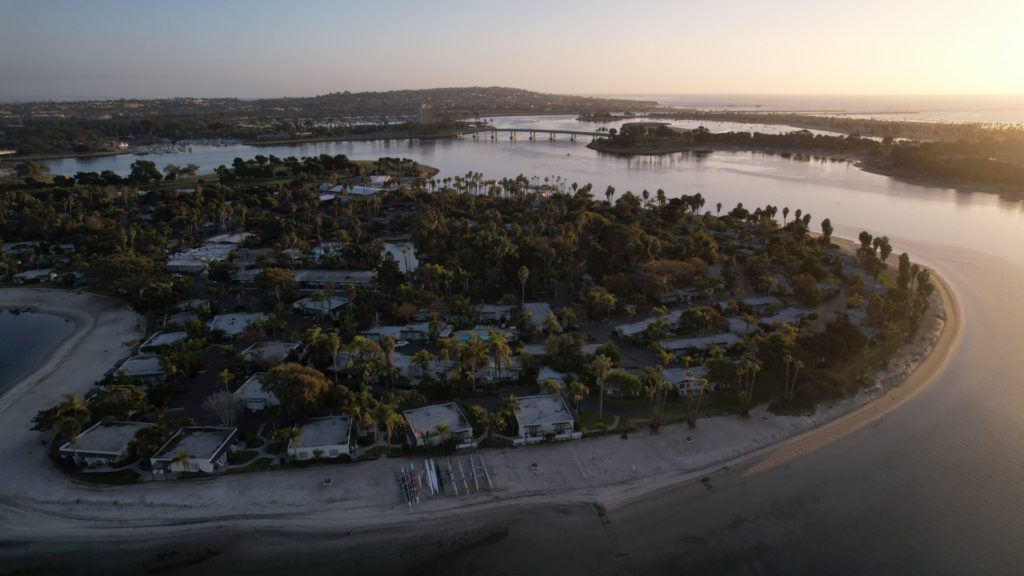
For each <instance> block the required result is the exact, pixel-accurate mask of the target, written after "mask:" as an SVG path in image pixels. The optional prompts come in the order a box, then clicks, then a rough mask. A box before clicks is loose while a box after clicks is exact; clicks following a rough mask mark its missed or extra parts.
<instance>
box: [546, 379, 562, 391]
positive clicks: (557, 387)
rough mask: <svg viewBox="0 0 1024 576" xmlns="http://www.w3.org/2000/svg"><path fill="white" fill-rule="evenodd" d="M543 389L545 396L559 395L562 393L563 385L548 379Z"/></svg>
mask: <svg viewBox="0 0 1024 576" xmlns="http://www.w3.org/2000/svg"><path fill="white" fill-rule="evenodd" d="M541 389H542V391H543V392H544V393H545V394H558V393H559V392H561V391H562V385H561V384H559V383H558V381H557V380H551V379H548V380H545V381H544V383H543V384H541Z"/></svg>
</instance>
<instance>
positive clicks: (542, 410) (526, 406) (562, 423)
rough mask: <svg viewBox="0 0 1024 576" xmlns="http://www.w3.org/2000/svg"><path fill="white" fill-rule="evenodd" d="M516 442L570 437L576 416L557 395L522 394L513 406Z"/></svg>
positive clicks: (535, 441)
mask: <svg viewBox="0 0 1024 576" xmlns="http://www.w3.org/2000/svg"><path fill="white" fill-rule="evenodd" d="M515 418H516V430H517V432H516V435H517V438H516V441H515V443H517V444H534V443H537V442H542V441H544V440H545V439H548V438H550V439H554V440H573V439H576V438H580V437H582V434H580V433H579V432H576V431H575V428H576V418H575V417H574V416H573V414H572V410H570V409H569V404H568V403H567V402H566V401H565V398H563V397H562V396H561V395H560V394H544V395H538V396H523V397H522V398H519V399H518V401H517V403H516V409H515Z"/></svg>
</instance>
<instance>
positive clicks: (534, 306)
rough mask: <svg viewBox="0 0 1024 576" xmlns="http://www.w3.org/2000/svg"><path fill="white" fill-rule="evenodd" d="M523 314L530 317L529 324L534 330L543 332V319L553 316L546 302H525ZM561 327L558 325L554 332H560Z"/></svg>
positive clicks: (552, 311)
mask: <svg viewBox="0 0 1024 576" xmlns="http://www.w3.org/2000/svg"><path fill="white" fill-rule="evenodd" d="M523 313H524V314H529V315H530V324H532V325H533V327H534V329H536V330H544V329H545V326H544V319H545V318H547V317H548V315H552V314H554V310H552V309H551V305H550V304H548V303H547V302H526V303H524V304H523ZM561 331H562V326H561V324H559V326H558V330H556V332H561Z"/></svg>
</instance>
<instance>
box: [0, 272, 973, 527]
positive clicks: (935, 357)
mask: <svg viewBox="0 0 1024 576" xmlns="http://www.w3.org/2000/svg"><path fill="white" fill-rule="evenodd" d="M936 280H937V281H938V283H939V287H940V289H939V290H938V291H937V294H936V296H935V300H936V302H939V300H940V298H942V299H944V301H943V302H942V306H941V307H940V306H935V307H933V309H932V310H933V311H932V313H931V315H930V316H929V318H928V319H927V320H926V321H925V326H924V327H923V329H922V335H921V336H919V337H918V338H917V340H916V341H915V342H914V343H912V344H911V345H909V347H908V348H909V349H908V350H907V351H906V353H905V354H903V355H902V356H901V358H902V359H901V360H899V361H898V362H894V364H895V365H897V366H898V368H897V369H894V370H893V371H892V373H890V374H887V375H884V376H883V379H884V380H885V384H884V385H880V386H877V387H876V389H873V390H868V391H865V392H864V393H862V394H860V395H858V396H857V397H856V398H852V399H849V400H846V401H844V402H841V403H838V404H836V405H834V406H823V407H819V410H818V413H817V414H816V415H815V416H812V417H778V416H773V415H770V414H767V413H766V411H765V409H764V407H759V408H758V409H755V410H753V411H752V415H751V417H750V418H749V419H742V418H739V417H736V416H727V417H715V418H706V419H701V420H700V421H699V424H698V428H697V430H689V429H688V428H687V427H686V426H685V424H680V425H670V426H664V427H662V428H661V431H660V432H658V433H657V434H650V433H648V432H639V433H631V434H630V435H629V439H627V440H622V439H620V438H619V436H618V435H612V436H606V437H602V438H592V439H584V440H582V441H575V442H569V443H563V444H557V445H543V446H536V447H527V448H518V449H507V450H481V451H478V452H476V453H475V454H476V455H477V456H482V457H483V458H484V459H485V461H486V462H487V464H488V465H489V466H490V467H491V469H492V477H493V479H494V482H495V485H496V490H495V491H494V492H483V493H481V494H479V495H472V496H463V497H459V498H454V497H452V498H436V499H433V500H429V501H423V502H421V505H420V507H419V508H418V509H417V511H415V512H410V511H409V510H408V508H407V507H406V504H405V502H404V500H403V499H401V497H400V495H399V490H398V485H397V483H396V480H395V473H396V472H397V470H398V468H399V466H400V465H401V464H402V463H405V462H407V460H406V459H404V458H391V459H388V458H381V459H379V460H376V461H372V462H363V463H358V464H353V465H341V466H331V467H317V468H305V469H288V470H280V471H273V472H266V473H257V474H247V475H238V476H227V477H214V478H210V479H204V480H197V481H179V482H155V483H145V484H140V485H133V486H117V487H114V486H111V487H106V486H92V485H85V484H80V483H76V482H73V481H71V480H69V479H68V478H67V477H66V476H64V475H63V474H62V473H60V472H59V471H57V470H56V469H55V468H54V467H53V465H52V464H51V463H50V462H49V461H48V460H47V458H46V456H45V453H44V452H45V450H44V449H43V447H42V446H40V440H41V439H43V438H45V437H46V435H45V434H41V433H38V432H30V431H29V430H28V428H29V421H30V419H31V417H32V415H34V414H35V413H36V411H37V410H39V409H41V408H45V407H48V406H50V405H52V404H54V403H55V402H56V401H58V400H59V398H60V395H61V393H63V392H66V391H73V390H84V389H87V388H88V386H89V384H91V382H92V381H93V380H95V379H96V378H97V377H98V376H99V375H101V374H102V373H103V372H104V371H105V370H106V369H108V368H109V367H110V365H111V363H112V362H113V361H114V360H115V359H116V358H117V357H119V356H121V355H123V349H121V348H120V347H119V345H120V343H121V342H123V341H125V340H128V339H130V338H136V337H138V336H139V333H138V332H137V331H136V329H135V327H134V322H135V320H134V314H133V313H131V312H130V311H126V310H124V309H123V308H119V307H118V306H116V305H111V304H110V303H109V301H106V300H102V299H99V298H95V297H89V296H72V295H68V294H66V293H48V292H37V291H0V305H2V304H3V303H4V302H10V303H14V302H19V303H21V304H25V303H26V300H24V299H25V298H29V297H31V298H33V299H34V300H35V302H36V303H37V304H36V305H38V306H40V309H41V310H42V309H43V308H42V307H43V306H44V305H45V306H51V307H53V306H59V307H67V308H76V309H80V310H83V311H86V312H87V315H91V316H92V317H93V318H94V321H92V322H91V323H90V322H86V321H84V320H82V322H83V324H82V325H81V326H82V328H81V329H80V330H79V332H77V333H76V335H75V337H73V339H72V341H75V339H76V338H77V344H75V345H71V344H72V342H69V343H68V345H66V346H65V347H62V349H61V352H60V353H59V354H58V355H57V357H56V358H55V361H54V363H59V367H57V368H56V370H52V369H51V370H50V371H49V373H48V374H46V375H45V381H44V382H43V383H42V385H38V386H34V387H29V388H28V389H27V390H22V389H21V388H22V386H21V385H19V390H18V391H17V392H19V394H18V395H17V396H16V397H15V398H14V399H13V400H7V399H5V400H4V402H7V403H8V404H10V406H9V408H8V409H6V410H3V411H2V412H0V430H3V432H4V434H5V436H6V439H7V441H6V442H4V443H3V447H2V448H0V458H2V460H0V461H3V462H4V470H5V473H4V480H3V482H2V483H0V533H3V534H5V535H6V539H9V540H14V541H32V542H36V543H38V542H40V541H51V542H61V541H67V542H71V541H73V542H82V541H97V540H110V539H111V538H119V539H122V541H123V540H124V539H137V541H138V542H140V543H141V542H142V541H144V540H145V539H153V538H160V539H165V538H169V537H173V536H182V537H184V536H186V535H187V536H190V537H195V536H196V534H200V533H214V532H218V533H220V532H228V531H232V530H239V529H241V530H251V529H274V530H284V531H290V532H294V533H304V532H321V531H326V530H332V531H338V530H352V531H359V532H360V533H364V534H366V533H371V532H376V533H378V534H385V535H386V533H381V532H379V531H376V530H374V529H376V528H381V527H384V526H390V525H397V524H408V523H409V522H412V521H418V522H422V521H424V520H430V521H431V523H432V524H433V523H436V525H437V526H438V527H439V529H441V528H443V527H444V526H445V525H448V526H449V527H450V526H451V525H452V522H455V521H456V519H458V522H466V521H467V520H469V519H471V518H480V517H481V516H483V515H486V516H488V517H497V516H500V515H502V514H514V513H515V511H516V510H517V509H521V508H520V507H521V505H523V504H547V503H550V504H556V503H557V504H566V503H578V502H602V503H604V504H605V505H607V506H609V507H614V506H617V505H621V504H624V503H625V502H628V501H630V500H632V499H635V498H640V497H643V496H644V495H646V494H650V493H652V492H653V491H656V490H659V489H661V488H664V487H666V486H671V485H673V484H675V483H678V482H680V481H683V480H685V479H688V478H692V477H695V476H697V477H699V476H698V475H701V474H706V473H708V472H709V471H713V470H715V469H718V468H720V467H721V466H723V465H729V466H735V465H737V464H739V463H741V462H744V461H751V460H752V459H756V458H762V460H760V461H758V462H756V463H755V464H754V465H753V466H752V467H751V468H750V469H749V470H748V471H747V473H752V471H756V470H758V469H764V468H766V467H770V466H775V465H778V464H779V463H781V462H784V461H786V460H787V459H789V458H793V457H796V456H798V455H799V454H802V453H804V452H806V451H809V450H813V449H814V448H815V447H817V446H820V445H822V444H824V443H826V442H829V441H832V440H834V439H835V438H838V437H840V436H842V435H844V434H846V433H848V432H849V431H851V430H854V429H856V428H857V427H860V426H863V425H864V424H866V423H868V422H870V421H872V420H874V419H875V418H878V417H879V416H881V415H882V414H883V413H885V412H887V411H888V410H891V409H892V408H893V407H894V406H896V405H898V404H899V403H900V402H903V401H905V400H906V399H907V398H909V397H910V396H911V395H912V394H913V393H914V392H915V391H916V390H919V389H920V388H921V387H922V386H923V385H924V384H926V383H927V382H928V381H929V380H930V379H931V378H932V377H933V376H934V375H935V374H937V373H938V371H939V370H941V369H942V367H943V366H944V365H945V361H946V358H947V356H948V354H949V352H950V351H951V350H952V349H953V348H954V347H955V344H956V342H957V341H958V339H959V332H960V323H959V320H958V315H957V312H958V308H957V304H956V302H955V301H954V300H953V299H952V294H950V293H949V292H948V289H947V288H946V287H945V285H944V284H943V283H942V282H941V279H938V278H936ZM19 299H20V300H19ZM50 309H51V310H53V309H54V308H50ZM945 311H948V312H949V319H948V321H947V319H946V313H945ZM944 325H945V326H946V328H947V329H946V330H943V326H944ZM940 335H941V337H940ZM69 346H70V348H69ZM66 348H69V349H66ZM933 348H934V353H933V354H931V355H927V352H928V351H930V350H932V349H933ZM925 358H926V359H925ZM921 360H924V363H923V364H922V366H921V367H920V368H919V369H917V370H916V371H914V372H913V375H912V376H911V377H910V378H909V380H908V381H907V382H905V383H904V384H903V385H902V386H900V387H898V388H891V387H892V386H894V385H895V384H896V383H898V382H897V381H899V380H902V379H903V378H905V377H906V376H907V375H908V374H910V373H911V371H913V369H914V367H915V366H916V365H917V364H918V363H919V362H920V361H921ZM29 380H30V381H38V380H39V376H38V375H34V376H33V378H30V379H29ZM26 386H29V385H28V384H26ZM879 397H882V398H883V399H884V400H882V401H878V402H870V401H871V400H874V399H876V398H879ZM858 407H864V408H863V409H861V410H855V409H856V408H858ZM844 415H845V416H844ZM762 416H764V418H762ZM825 423H828V424H826V425H824V426H823V424H825ZM687 437H691V438H692V439H693V441H692V442H687ZM787 440H788V441H787ZM533 464H536V465H537V466H536V468H535V469H534V467H533V466H532V465H533ZM326 476H330V477H333V479H334V483H333V485H332V486H330V487H323V486H321V481H322V480H323V479H324V477H326ZM382 537H384V536H382Z"/></svg>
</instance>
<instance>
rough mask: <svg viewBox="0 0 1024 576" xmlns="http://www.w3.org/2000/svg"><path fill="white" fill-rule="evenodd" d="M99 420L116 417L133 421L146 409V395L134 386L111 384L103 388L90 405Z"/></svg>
mask: <svg viewBox="0 0 1024 576" xmlns="http://www.w3.org/2000/svg"><path fill="white" fill-rule="evenodd" d="M89 407H90V409H91V411H92V415H93V416H94V417H95V418H97V419H101V418H106V417H116V418H124V419H125V420H131V419H132V416H133V415H135V414H138V413H139V412H142V411H143V410H145V409H146V393H145V392H144V391H143V390H142V389H141V388H139V387H138V386H135V385H132V384H111V385H109V386H106V387H105V388H103V390H101V391H100V393H99V394H97V395H96V397H95V398H93V400H92V401H91V402H90V403H89Z"/></svg>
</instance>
